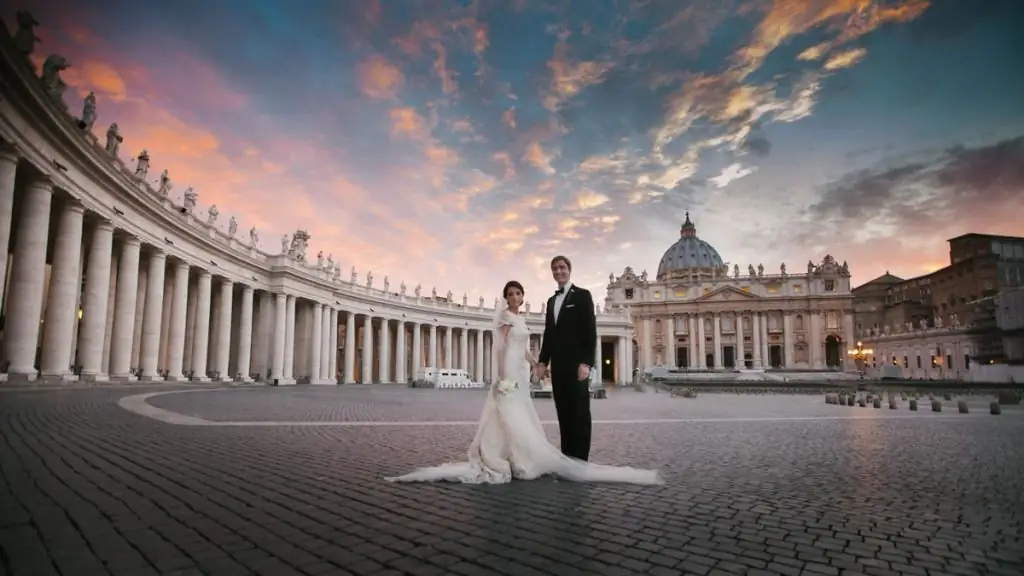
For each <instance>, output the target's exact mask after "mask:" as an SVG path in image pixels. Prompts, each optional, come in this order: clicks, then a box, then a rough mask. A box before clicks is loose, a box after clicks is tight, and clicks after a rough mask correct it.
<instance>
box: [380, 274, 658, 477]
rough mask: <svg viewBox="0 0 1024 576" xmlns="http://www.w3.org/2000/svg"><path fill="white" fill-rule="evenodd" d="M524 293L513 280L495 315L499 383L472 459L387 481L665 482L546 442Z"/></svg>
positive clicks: (651, 472) (493, 390)
mask: <svg viewBox="0 0 1024 576" xmlns="http://www.w3.org/2000/svg"><path fill="white" fill-rule="evenodd" d="M523 294H524V290H523V286H522V284H520V283H519V282H516V281H515V280H512V281H510V282H508V283H507V284H505V288H504V289H503V290H502V295H503V296H504V298H505V302H506V303H507V305H508V306H507V308H504V309H503V308H501V307H499V309H498V310H497V311H496V312H497V314H496V315H495V332H494V334H495V336H494V358H495V361H497V362H498V381H497V382H495V383H493V384H492V385H491V389H490V390H489V391H488V394H487V400H486V401H485V403H484V411H483V415H481V416H480V423H479V427H478V428H477V432H476V437H475V438H474V439H473V443H472V444H471V445H470V447H469V460H468V461H464V462H452V463H448V464H442V465H440V466H433V467H430V468H420V469H418V470H414V471H413V472H410V473H408V474H406V475H404V476H398V477H393V478H387V480H388V481H390V482H434V481H450V482H464V483H468V484H502V483H506V482H510V481H511V480H512V479H513V478H515V479H519V480H533V479H535V478H538V477H540V476H544V475H546V474H554V475H556V476H559V477H562V478H565V479H567V480H573V481H576V482H625V483H631V484H661V483H662V480H661V478H660V476H659V474H658V472H657V471H655V470H640V469H636V468H628V467H616V466H605V465H601V464H593V463H590V462H584V461H582V460H577V459H575V458H570V457H568V456H565V455H564V454H562V453H561V452H560V451H559V450H558V448H556V447H554V446H553V445H551V444H550V443H549V442H548V440H547V437H546V436H545V434H544V428H543V427H542V425H541V422H540V417H539V416H538V415H537V410H536V408H534V406H533V400H531V399H530V389H529V386H530V374H531V367H532V366H533V365H535V364H536V362H537V361H536V359H535V358H534V357H533V355H532V354H530V351H529V344H528V342H529V336H530V332H529V329H528V328H527V326H526V320H525V319H524V318H523V317H522V316H521V315H520V314H519V307H520V306H521V305H522V303H523Z"/></svg>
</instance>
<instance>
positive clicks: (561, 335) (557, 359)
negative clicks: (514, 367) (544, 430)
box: [539, 286, 597, 460]
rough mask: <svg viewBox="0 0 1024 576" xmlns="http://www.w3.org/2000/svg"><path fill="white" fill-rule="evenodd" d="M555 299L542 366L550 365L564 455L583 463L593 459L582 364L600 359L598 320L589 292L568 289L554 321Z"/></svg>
mask: <svg viewBox="0 0 1024 576" xmlns="http://www.w3.org/2000/svg"><path fill="white" fill-rule="evenodd" d="M557 295H558V293H557V292H556V293H555V295H553V296H551V298H548V305H547V316H546V317H545V321H544V337H543V338H544V340H543V343H542V344H541V348H540V358H539V361H540V363H541V364H549V363H550V369H551V388H552V395H553V396H554V398H555V411H556V412H557V413H558V431H559V436H561V439H562V453H563V454H565V455H566V456H572V457H573V458H578V459H580V460H587V459H588V458H589V457H590V431H591V420H590V382H589V380H583V381H580V380H579V378H578V377H577V376H578V374H577V371H578V370H579V365H580V364H586V365H587V366H590V367H592V368H593V367H595V366H596V364H597V359H595V358H594V350H595V348H596V347H597V318H596V317H595V316H594V299H593V297H591V295H590V292H589V291H588V290H586V289H584V288H580V287H578V286H569V288H568V290H567V293H566V295H565V299H564V300H563V301H562V307H561V309H560V310H559V311H558V321H557V322H556V321H555V297H556V296H557Z"/></svg>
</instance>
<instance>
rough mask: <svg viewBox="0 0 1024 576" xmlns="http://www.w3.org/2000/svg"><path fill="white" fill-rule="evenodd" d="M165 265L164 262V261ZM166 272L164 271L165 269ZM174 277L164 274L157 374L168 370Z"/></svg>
mask: <svg viewBox="0 0 1024 576" xmlns="http://www.w3.org/2000/svg"><path fill="white" fill-rule="evenodd" d="M165 265H166V261H165ZM165 270H166V269H165ZM173 292H174V275H173V274H171V275H170V276H167V273H166V272H164V301H163V306H162V307H161V308H160V352H159V353H158V354H157V363H156V366H157V372H159V373H163V372H164V371H165V370H167V368H168V363H169V362H168V361H169V360H170V351H171V346H170V343H171V314H172V312H173V309H172V306H173V304H174V296H173V295H172V293H173Z"/></svg>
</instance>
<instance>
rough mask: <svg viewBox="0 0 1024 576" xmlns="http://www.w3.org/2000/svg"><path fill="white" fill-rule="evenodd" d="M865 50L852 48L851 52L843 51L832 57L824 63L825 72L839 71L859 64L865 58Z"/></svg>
mask: <svg viewBox="0 0 1024 576" xmlns="http://www.w3.org/2000/svg"><path fill="white" fill-rule="evenodd" d="M867 53H868V51H867V49H865V48H854V49H852V50H844V51H843V52H840V53H838V54H835V55H833V56H832V57H831V58H829V59H828V61H826V62H825V70H839V69H840V68H849V67H850V66H853V65H854V64H856V63H858V62H860V61H861V60H863V59H864V56H867Z"/></svg>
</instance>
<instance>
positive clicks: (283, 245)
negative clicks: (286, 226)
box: [281, 234, 289, 255]
mask: <svg viewBox="0 0 1024 576" xmlns="http://www.w3.org/2000/svg"><path fill="white" fill-rule="evenodd" d="M288 244H289V242H288V235H287V234H284V235H282V236H281V254H282V255H284V254H287V253H288Z"/></svg>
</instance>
